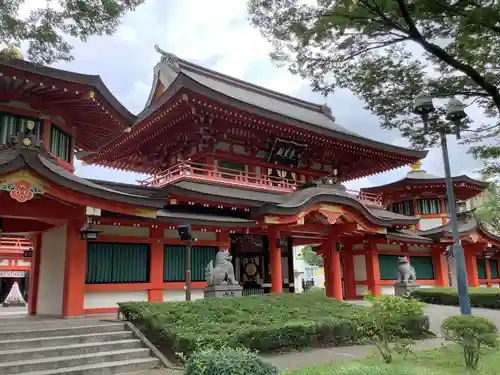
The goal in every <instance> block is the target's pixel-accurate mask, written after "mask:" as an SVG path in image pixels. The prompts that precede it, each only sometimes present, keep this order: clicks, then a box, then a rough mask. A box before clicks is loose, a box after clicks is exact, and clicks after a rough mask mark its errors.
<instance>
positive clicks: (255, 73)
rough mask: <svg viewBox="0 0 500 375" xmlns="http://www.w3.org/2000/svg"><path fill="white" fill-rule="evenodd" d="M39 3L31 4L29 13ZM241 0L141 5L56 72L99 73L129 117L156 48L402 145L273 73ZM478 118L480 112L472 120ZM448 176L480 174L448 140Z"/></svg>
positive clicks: (140, 98) (358, 111) (434, 155)
mask: <svg viewBox="0 0 500 375" xmlns="http://www.w3.org/2000/svg"><path fill="white" fill-rule="evenodd" d="M37 3H38V4H39V1H38V0H28V2H27V3H26V4H27V6H30V5H33V4H37ZM245 3H246V0H211V1H200V0H146V2H145V4H144V5H142V6H141V7H140V8H138V10H137V11H135V12H134V13H131V14H129V15H127V16H126V17H125V18H124V19H123V22H122V25H121V26H120V28H119V30H118V31H117V33H116V34H115V35H113V36H99V37H93V38H91V39H89V40H88V42H87V43H81V42H75V43H74V47H75V49H74V53H73V55H74V57H75V59H74V61H72V62H69V63H59V64H56V65H55V67H57V68H61V69H66V70H70V71H74V72H79V73H86V74H98V75H100V76H101V78H102V79H103V81H104V82H105V84H106V85H107V86H108V88H109V89H110V90H111V92H112V93H113V94H114V95H115V96H116V97H117V98H118V99H119V100H120V101H121V102H122V103H123V104H124V105H125V106H126V107H127V108H128V109H129V110H130V111H132V112H133V113H138V112H139V111H141V110H142V109H143V107H144V105H145V102H146V100H147V98H148V95H149V91H150V89H151V86H152V80H153V67H154V66H155V65H156V63H157V62H159V60H160V55H159V54H158V53H157V52H155V50H154V45H155V44H158V45H159V46H160V48H162V49H163V50H165V51H168V52H171V53H174V54H175V55H177V56H178V57H180V58H183V59H186V60H190V61H192V62H195V63H197V64H200V65H203V66H205V67H207V68H210V69H214V70H216V71H219V72H221V73H224V74H227V75H230V76H233V77H236V78H239V79H243V80H245V81H248V82H251V83H254V84H257V85H261V86H264V87H266V88H269V89H273V90H276V91H278V92H282V93H284V94H288V95H292V96H295V97H299V98H301V99H304V100H308V101H312V102H316V103H319V104H323V103H327V104H328V105H329V106H330V108H331V109H332V113H333V115H334V116H335V118H336V120H337V122H338V123H339V124H340V125H342V126H343V127H345V128H347V129H350V130H352V131H354V132H357V133H359V134H361V135H363V136H365V137H369V138H372V139H375V140H378V141H382V142H385V143H389V144H394V145H399V146H406V145H407V143H406V141H405V140H404V139H403V138H402V137H401V136H400V135H399V133H398V132H397V131H387V130H382V129H380V128H379V125H378V120H377V118H376V117H374V116H373V115H371V114H370V113H369V112H368V111H366V110H364V109H363V102H361V101H360V100H358V99H357V98H356V97H355V96H354V95H353V94H352V93H351V92H349V91H345V90H340V91H338V92H336V93H335V94H333V95H330V96H328V97H326V98H325V97H322V96H320V95H319V94H316V93H313V92H312V90H311V89H310V87H309V85H308V82H307V81H305V80H302V79H301V78H300V77H297V76H293V75H292V74H290V73H289V72H288V71H287V70H286V68H278V67H275V66H274V65H273V64H272V63H271V61H270V58H269V52H270V51H271V47H270V45H269V44H268V42H267V41H266V40H265V39H264V38H262V37H261V36H260V34H259V32H258V30H256V29H254V28H252V27H251V26H250V24H249V22H248V20H247V15H246V8H245ZM470 115H471V116H478V114H477V113H475V114H470ZM449 149H450V160H451V169H452V173H453V174H454V175H459V174H469V175H471V176H474V172H475V171H476V170H478V169H479V168H480V167H481V162H479V161H476V160H474V159H473V158H472V156H470V155H468V154H467V153H466V151H467V148H466V147H463V146H459V145H457V144H456V142H455V140H454V139H453V138H451V137H450V138H449ZM422 168H423V169H425V170H426V171H428V172H430V173H432V174H436V175H443V164H442V157H441V151H440V149H432V150H430V152H429V154H428V156H427V158H426V159H424V160H423V167H422ZM409 170H410V168H409V167H404V168H400V169H398V170H394V171H390V172H387V173H384V174H379V175H376V176H372V177H369V178H364V179H360V180H356V181H350V182H348V183H347V184H346V185H347V186H348V188H351V189H359V188H361V187H368V186H375V185H381V184H385V183H389V182H392V181H394V180H397V179H399V178H403V177H404V176H405V174H406V173H407V172H408V171H409ZM76 174H77V175H79V176H81V177H86V178H95V179H104V180H114V181H120V182H129V183H131V182H135V181H136V180H137V179H143V178H144V176H141V175H137V174H134V173H129V172H120V171H115V170H109V169H106V168H102V167H96V166H82V165H81V164H80V163H79V162H78V161H77V164H76Z"/></svg>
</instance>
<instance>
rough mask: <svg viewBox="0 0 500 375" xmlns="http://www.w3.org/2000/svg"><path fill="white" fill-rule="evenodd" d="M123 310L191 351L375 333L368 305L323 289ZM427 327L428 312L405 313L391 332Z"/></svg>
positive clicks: (148, 331) (271, 347)
mask: <svg viewBox="0 0 500 375" xmlns="http://www.w3.org/2000/svg"><path fill="white" fill-rule="evenodd" d="M120 312H121V313H122V314H123V316H124V317H125V319H127V320H129V321H131V322H132V323H134V324H135V325H136V326H137V327H138V328H139V329H140V330H141V331H142V332H143V333H144V334H145V335H146V336H147V337H148V338H149V339H150V340H151V341H152V342H153V343H155V344H158V345H161V346H163V347H168V348H169V350H171V351H172V352H181V353H184V354H185V355H187V356H189V355H190V353H192V352H194V351H195V350H196V349H197V347H198V346H199V345H201V346H202V347H206V346H207V345H208V346H210V347H215V348H220V347H222V346H224V345H227V346H229V347H232V348H238V347H245V348H248V349H251V350H258V351H260V352H273V351H280V350H284V349H299V348H303V347H312V346H316V347H318V346H319V347H324V346H346V345H354V344H361V343H366V342H368V341H371V340H372V338H373V337H374V335H375V334H376V333H377V328H376V327H375V325H374V322H373V319H372V318H371V317H370V309H369V308H366V307H363V306H356V305H352V304H349V303H344V302H340V301H337V300H334V299H330V298H326V297H325V296H324V293H323V291H321V292H319V293H318V292H313V291H311V292H308V293H300V294H282V295H266V296H254V297H240V298H224V299H221V298H212V299H204V300H197V301H193V302H168V303H149V302H128V303H121V304H120ZM426 327H428V319H427V317H426V316H415V315H412V316H407V317H406V316H405V317H403V318H402V320H401V321H400V322H399V328H398V327H394V332H393V334H394V335H395V336H400V337H401V336H403V337H406V336H411V337H412V338H416V337H420V336H421V335H422V334H423V333H424V332H425V330H426Z"/></svg>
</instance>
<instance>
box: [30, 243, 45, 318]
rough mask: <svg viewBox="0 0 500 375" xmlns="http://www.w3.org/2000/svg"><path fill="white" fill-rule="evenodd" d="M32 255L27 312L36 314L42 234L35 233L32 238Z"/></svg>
mask: <svg viewBox="0 0 500 375" xmlns="http://www.w3.org/2000/svg"><path fill="white" fill-rule="evenodd" d="M32 242H33V249H34V251H33V257H32V258H31V271H30V285H29V289H28V313H29V315H36V305H37V303H38V282H39V279H40V256H41V254H40V251H41V249H42V235H41V234H37V235H36V236H34V237H33V239H32Z"/></svg>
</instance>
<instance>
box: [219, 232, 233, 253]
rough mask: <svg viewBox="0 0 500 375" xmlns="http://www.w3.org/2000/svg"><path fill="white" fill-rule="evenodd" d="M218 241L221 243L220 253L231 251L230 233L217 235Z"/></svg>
mask: <svg viewBox="0 0 500 375" xmlns="http://www.w3.org/2000/svg"><path fill="white" fill-rule="evenodd" d="M217 241H218V242H220V243H219V246H218V247H219V251H222V250H224V249H227V251H231V237H230V235H229V232H227V231H224V232H219V233H217Z"/></svg>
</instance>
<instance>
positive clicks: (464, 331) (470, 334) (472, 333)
mask: <svg viewBox="0 0 500 375" xmlns="http://www.w3.org/2000/svg"><path fill="white" fill-rule="evenodd" d="M441 333H442V334H443V336H444V338H445V339H447V340H449V341H453V342H455V343H457V344H459V345H461V346H462V347H463V349H464V358H465V365H466V367H467V368H469V369H473V370H475V369H477V365H478V362H479V356H480V350H481V346H483V347H484V346H486V347H495V346H496V345H497V327H496V326H495V324H493V323H492V322H490V321H489V320H488V319H486V318H482V317H479V316H472V315H457V316H450V317H449V318H446V319H445V321H444V322H443V324H442V325H441Z"/></svg>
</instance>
